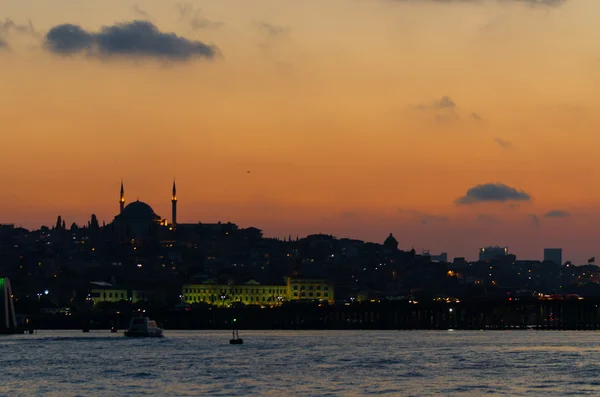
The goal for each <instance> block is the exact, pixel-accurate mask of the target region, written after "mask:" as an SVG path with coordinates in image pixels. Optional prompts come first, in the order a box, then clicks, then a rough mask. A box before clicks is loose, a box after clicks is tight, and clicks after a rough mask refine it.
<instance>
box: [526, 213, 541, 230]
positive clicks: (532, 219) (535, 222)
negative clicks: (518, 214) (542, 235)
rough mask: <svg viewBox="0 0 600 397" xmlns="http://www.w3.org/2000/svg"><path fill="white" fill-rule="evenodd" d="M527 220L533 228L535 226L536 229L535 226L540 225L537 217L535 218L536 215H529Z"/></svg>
mask: <svg viewBox="0 0 600 397" xmlns="http://www.w3.org/2000/svg"><path fill="white" fill-rule="evenodd" d="M529 219H531V224H532V225H533V226H536V227H537V226H539V225H540V218H538V216H537V215H535V214H531V215H529Z"/></svg>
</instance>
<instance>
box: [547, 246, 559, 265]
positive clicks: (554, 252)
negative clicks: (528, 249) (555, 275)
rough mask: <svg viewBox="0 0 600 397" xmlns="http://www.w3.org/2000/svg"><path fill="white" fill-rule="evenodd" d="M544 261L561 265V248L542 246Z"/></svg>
mask: <svg viewBox="0 0 600 397" xmlns="http://www.w3.org/2000/svg"><path fill="white" fill-rule="evenodd" d="M544 262H552V263H554V264H556V265H562V263H563V261H562V248H544Z"/></svg>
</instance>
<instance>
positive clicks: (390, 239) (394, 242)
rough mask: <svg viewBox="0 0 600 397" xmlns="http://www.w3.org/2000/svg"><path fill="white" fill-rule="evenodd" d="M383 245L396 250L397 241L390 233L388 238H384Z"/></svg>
mask: <svg viewBox="0 0 600 397" xmlns="http://www.w3.org/2000/svg"><path fill="white" fill-rule="evenodd" d="M383 245H384V246H385V247H389V248H393V249H396V248H398V240H396V238H395V237H394V236H393V235H392V233H390V235H389V236H388V238H386V239H385V241H384V242H383Z"/></svg>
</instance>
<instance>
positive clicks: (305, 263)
mask: <svg viewBox="0 0 600 397" xmlns="http://www.w3.org/2000/svg"><path fill="white" fill-rule="evenodd" d="M171 203H172V206H171V211H172V212H171V218H170V220H168V219H165V218H163V217H161V216H160V215H158V214H156V213H155V212H154V210H153V209H152V207H151V206H150V205H148V204H146V203H144V202H142V201H139V200H136V201H132V202H127V200H126V191H125V186H124V184H123V182H121V186H120V195H119V207H118V213H117V215H116V216H115V217H114V219H113V220H112V221H111V222H110V223H107V224H105V223H104V222H103V224H102V225H100V223H99V221H98V219H97V217H96V215H94V214H92V215H91V216H90V219H89V221H88V223H87V224H86V225H77V224H75V223H72V224H71V225H70V226H67V220H66V219H64V218H63V217H62V216H60V215H59V216H58V217H57V220H56V223H55V224H54V225H53V226H52V227H46V226H42V227H41V228H40V229H39V230H31V231H30V230H26V229H23V228H19V227H14V226H13V225H2V226H0V255H1V258H2V260H1V262H0V263H1V267H0V275H1V276H2V277H7V278H9V279H10V280H11V283H12V296H13V300H14V303H15V307H16V311H17V313H18V314H19V315H21V316H26V317H27V318H29V319H31V321H35V322H37V323H38V324H37V325H38V326H44V324H46V325H47V326H50V325H51V324H53V325H54V326H58V327H61V326H65V327H74V326H79V325H80V322H81V321H92V322H93V321H97V324H98V326H101V325H100V324H107V323H109V322H110V323H111V324H114V323H116V322H123V321H124V320H123V319H122V318H121V317H123V316H125V317H126V316H128V315H130V314H131V312H132V311H136V310H137V311H140V310H149V311H150V310H151V311H153V312H154V313H155V316H157V317H158V318H163V319H165V321H167V320H166V319H167V318H169V319H170V320H168V321H170V325H171V326H174V327H182V328H190V327H191V328H196V327H199V328H202V327H218V326H227V323H228V320H227V318H229V315H228V314H223V315H219V316H221V317H218V316H217V315H216V314H214V313H227V310H235V311H246V312H251V311H256V310H260V313H263V314H262V316H263V317H264V316H268V315H267V314H264V313H275V312H277V313H282V310H284V311H286V312H288V311H289V310H293V311H297V310H317V312H315V313H317V314H314V315H313V314H311V316H312V317H310V318H311V319H312V320H310V321H309V320H306V321H305V322H304V323H300V322H298V321H295V320H294V321H288V320H281V319H278V320H268V321H267V320H261V321H262V323H256V324H254V326H257V327H284V326H291V327H302V326H312V325H310V324H313V325H314V324H315V323H316V324H321V325H323V326H326V325H327V324H332V321H333V320H332V319H331V318H333V317H331V318H329V317H328V319H326V320H325V319H324V317H323V315H319V314H318V313H319V312H318V311H319V310H321V311H322V310H330V311H331V310H333V309H332V308H337V309H335V310H337V312H336V313H338V315H339V310H346V311H348V310H354V309H353V308H355V307H363V308H364V307H366V306H369V307H371V309H369V310H368V311H367V312H365V313H366V314H365V313H363V314H362V315H361V316H366V317H364V318H363V317H360V316H359V317H360V318H361V319H360V320H356V319H354V320H348V319H347V318H346V317H343V320H340V318H338V320H335V321H336V323H335V324H336V326H340V324H342V325H344V326H349V325H351V324H354V325H355V326H368V325H369V324H370V325H371V326H385V327H388V326H392V325H393V324H395V325H396V326H400V325H401V324H406V325H407V326H408V325H410V326H411V327H413V326H424V325H423V324H425V325H427V326H431V327H434V326H438V327H444V326H447V325H448V324H449V323H448V321H450V322H452V321H454V322H458V321H459V320H460V319H458V318H456V315H454V316H455V318H454V319H453V317H452V316H453V314H452V313H453V309H452V308H454V307H456V308H457V309H456V310H457V311H458V310H459V307H461V305H480V304H481V303H482V302H494V305H500V306H501V307H505V306H506V305H508V304H510V305H513V306H514V305H515V304H517V303H518V302H520V303H519V305H521V306H516V307H519V308H521V309H522V307H523V306H522V305H524V304H531V303H532V302H534V304H536V305H539V304H540V302H543V303H548V302H551V303H556V302H559V303H561V304H573V302H576V303H577V304H579V305H581V304H582V301H583V300H584V299H585V302H588V301H589V302H592V301H593V300H594V299H596V298H600V287H599V284H598V282H599V281H600V270H599V269H598V267H597V266H595V265H594V264H592V262H594V258H590V263H589V264H587V265H584V266H573V265H572V264H570V263H569V262H567V263H561V262H562V257H561V255H562V254H561V250H560V249H548V250H546V252H545V256H546V260H544V261H520V260H518V259H517V258H516V256H515V255H511V254H510V253H509V251H508V249H507V248H506V247H486V248H482V249H480V252H479V255H480V260H478V261H476V262H468V261H466V260H465V259H464V258H454V259H453V260H452V261H448V258H447V255H446V254H440V255H431V254H430V253H429V252H416V251H415V250H414V249H409V250H403V249H401V248H399V247H401V242H399V241H397V240H396V238H394V236H393V235H392V234H390V235H389V237H388V238H387V239H385V241H383V242H381V243H373V242H364V241H360V240H353V239H347V238H336V237H334V236H331V235H325V234H313V235H309V236H306V237H302V238H300V237H298V236H292V235H289V236H288V237H286V238H283V239H276V238H265V237H264V236H263V235H262V232H261V230H260V229H258V228H256V227H248V228H240V227H238V226H237V225H236V224H234V223H231V222H226V223H220V222H219V223H212V224H206V223H201V222H199V223H178V222H177V189H176V183H175V181H173V185H172V189H171ZM365 305H366V306H365ZM398 305H400V306H402V307H409V308H410V313H412V314H410V316H415V314H414V313H415V310H417V311H418V310H421V309H423V310H426V311H427V312H426V313H424V314H423V313H422V314H419V315H418V316H419V319H418V321H416V320H415V319H414V318H412V317H411V318H410V319H408V318H405V320H402V319H400V320H398V318H397V316H398V315H397V314H396V319H395V320H394V321H395V322H393V321H392V320H390V319H388V320H385V321H384V320H381V319H380V320H378V321H375V320H373V319H374V318H375V317H369V316H375V315H374V314H373V313H374V312H373V310H375V309H372V307H376V308H377V309H376V310H377V311H378V313H380V311H381V310H384V311H386V310H387V313H390V310H397V309H390V308H397V307H400V306H398ZM432 307H433V308H436V309H434V312H436V313H438V312H439V313H443V315H436V314H435V313H434V314H432V312H431V310H433V309H431V308H432ZM440 307H441V308H442V309H440ZM382 308H386V309H382ZM418 308H420V309H418ZM213 309H214V310H213ZM448 309H451V310H448ZM360 310H363V309H360ZM403 310H404V309H403ZM440 310H441V311H440ZM469 310H471V309H469ZM503 310H504V309H503ZM207 311H212V313H213V317H210V318H209V319H208V320H207V317H206V315H205V314H206V313H207ZM195 313H196V314H195ZM198 313H204V314H202V315H200V314H198ZM403 313H404V314H402V315H401V316H400V317H401V318H404V317H403V316H406V315H407V314H406V313H405V312H403ZM419 313H420V312H419ZM454 313H456V312H454ZM478 313H479V312H478ZM553 313H554V312H553ZM379 315H380V314H378V316H379ZM36 316H37V317H38V318H37V319H35V318H36ZM214 316H217V317H214ZM314 316H316V317H314ZM420 316H429V317H430V320H428V321H425V322H423V321H424V320H423V319H422V318H420ZM440 316H441V317H440ZM507 316H509V315H500V317H497V316H496V317H494V315H490V316H488V320H486V321H487V322H489V323H490V324H488V325H493V326H502V325H503V324H505V323H506V321H507V320H506V319H507V318H508V317H507ZM523 316H524V315H523V313H521V315H519V316H518V319H516V320H514V321H513V322H514V324H515V325H519V326H524V325H527V324H528V323H530V322H531V320H527V319H525V318H524V317H523ZM565 316H566V315H565V314H563V315H562V318H558V317H557V316H556V314H553V316H546V317H547V318H545V319H544V321H545V322H544V324H546V325H548V324H550V323H552V324H554V323H553V321H554V322H558V323H560V324H562V323H563V322H564V321H563V320H564V319H565V318H566V317H565ZM200 317H202V319H199V318H200ZM434 317H435V320H432V319H433V318H434ZM438 317H439V318H438ZM509 317H510V316H509ZM513 317H514V316H513ZM92 318H96V320H90V319H92ZM315 318H316V320H315ZM378 318H379V317H378ZM515 318H516V317H515ZM22 319H23V317H22ZM538 320H539V319H538ZM538 320H536V321H538ZM28 321H29V320H28ZM286 321H287V322H286ZM303 321H304V320H303ZM382 321H383V323H382ZM386 321H387V322H386ZM390 321H392V322H390ZM402 321H404V323H403V322H402ZM464 321H466V323H464V324H466V325H469V324H470V325H469V326H473V327H478V326H480V325H481V324H479V323H473V321H471V320H465V319H464V318H463V322H464ZM539 321H541V320H539ZM548 321H550V323H549V322H548ZM340 322H341V323H340ZM384 323H385V324H384ZM303 324H304V325H303ZM377 324H378V325H377ZM382 324H383V325H382ZM386 324H387V325H386ZM399 324H400V325H399ZM419 324H420V325H419ZM102 326H105V325H102ZM240 326H241V327H244V326H245V324H244V322H243V321H240ZM246 326H249V325H248V324H246Z"/></svg>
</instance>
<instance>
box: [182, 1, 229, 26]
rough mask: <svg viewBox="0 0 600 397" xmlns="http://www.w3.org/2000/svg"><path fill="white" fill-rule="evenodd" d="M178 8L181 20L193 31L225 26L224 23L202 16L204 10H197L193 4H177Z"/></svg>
mask: <svg viewBox="0 0 600 397" xmlns="http://www.w3.org/2000/svg"><path fill="white" fill-rule="evenodd" d="M176 7H177V11H179V20H180V21H182V22H186V23H187V24H188V26H190V27H191V28H192V29H210V28H213V29H214V28H219V27H221V26H223V25H224V23H223V22H218V21H211V20H209V19H207V18H206V17H204V16H203V15H202V10H200V9H199V8H195V7H194V5H193V4H191V3H183V4H177V5H176Z"/></svg>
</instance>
